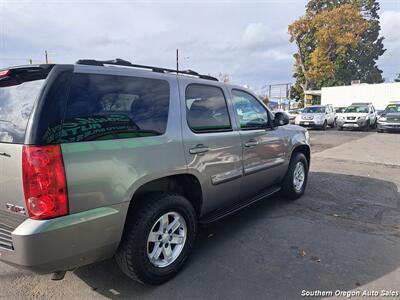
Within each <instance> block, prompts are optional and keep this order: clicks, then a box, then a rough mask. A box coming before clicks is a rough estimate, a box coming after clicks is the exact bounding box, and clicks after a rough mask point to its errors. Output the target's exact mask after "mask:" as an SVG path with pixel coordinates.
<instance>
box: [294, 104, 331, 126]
mask: <svg viewBox="0 0 400 300" xmlns="http://www.w3.org/2000/svg"><path fill="white" fill-rule="evenodd" d="M295 124H296V125H300V126H303V127H311V128H321V129H323V130H326V128H327V127H328V125H329V126H330V127H332V128H334V127H336V112H335V109H334V108H333V107H332V105H330V104H328V105H312V106H307V107H305V108H304V109H303V112H302V113H301V115H298V116H297V117H296V119H295Z"/></svg>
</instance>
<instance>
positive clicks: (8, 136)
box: [0, 65, 52, 249]
mask: <svg viewBox="0 0 400 300" xmlns="http://www.w3.org/2000/svg"><path fill="white" fill-rule="evenodd" d="M51 68H52V65H41V66H26V67H17V68H10V69H6V70H0V247H3V248H9V249H12V243H11V232H12V231H13V230H14V229H15V228H16V227H17V226H18V225H19V224H20V223H21V222H22V221H23V220H24V219H25V218H27V215H26V208H25V200H24V188H23V180H22V149H23V144H24V142H25V133H26V130H27V125H28V121H29V117H30V115H31V113H32V110H33V107H34V104H35V102H36V100H37V99H38V96H39V94H40V91H41V89H42V87H43V85H44V82H45V79H46V77H47V74H48V73H49V72H50V70H51Z"/></svg>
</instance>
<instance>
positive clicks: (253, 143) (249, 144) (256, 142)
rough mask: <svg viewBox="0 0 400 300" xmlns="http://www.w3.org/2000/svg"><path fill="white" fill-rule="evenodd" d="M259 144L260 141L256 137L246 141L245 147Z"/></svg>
mask: <svg viewBox="0 0 400 300" xmlns="http://www.w3.org/2000/svg"><path fill="white" fill-rule="evenodd" d="M257 145H258V141H257V140H255V139H251V140H249V141H247V142H246V143H244V146H245V147H254V146H257Z"/></svg>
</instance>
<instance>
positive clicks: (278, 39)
mask: <svg viewBox="0 0 400 300" xmlns="http://www.w3.org/2000/svg"><path fill="white" fill-rule="evenodd" d="M306 3H307V1H303V0H292V1H279V0H275V1H268V0H264V1H204V0H203V1H200V0H199V1H121V0H117V1H89V0H85V1H82V0H81V1H77V0H70V1H65V0H64V1H38V0H36V1H9V0H0V67H6V66H9V65H16V64H26V63H27V62H28V61H29V59H30V58H31V59H33V61H34V62H35V63H36V62H43V61H44V50H45V49H47V50H48V52H49V58H50V60H51V61H53V62H56V63H71V62H74V61H76V60H77V59H79V58H96V59H112V58H116V57H118V58H123V59H126V60H129V61H131V62H135V63H138V64H148V65H157V66H163V67H171V68H174V66H175V49H176V48H179V50H180V65H181V69H188V68H190V69H193V70H196V71H198V72H202V73H209V74H212V75H218V74H219V73H228V74H230V77H231V81H233V82H235V83H238V84H247V85H249V86H250V87H252V88H254V89H256V90H258V89H260V88H261V87H262V86H265V85H267V84H273V83H282V82H292V81H293V78H292V70H293V56H292V55H293V52H294V50H295V48H294V46H293V45H292V44H290V43H289V41H288V39H289V37H288V34H287V26H288V25H289V24H290V23H292V22H293V21H294V20H296V19H297V18H298V17H300V16H301V15H303V14H304V10H305V4H306ZM380 3H381V11H380V15H381V25H382V31H381V34H382V35H383V36H384V37H385V42H384V44H385V47H386V48H387V51H386V53H385V55H384V56H383V57H382V58H381V59H380V61H379V66H380V67H381V69H382V70H383V72H384V77H385V78H386V79H387V80H389V81H392V80H393V79H394V78H395V77H396V74H397V73H399V72H400V55H399V53H400V0H386V1H383V0H382V1H380Z"/></svg>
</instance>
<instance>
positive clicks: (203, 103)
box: [186, 84, 231, 133]
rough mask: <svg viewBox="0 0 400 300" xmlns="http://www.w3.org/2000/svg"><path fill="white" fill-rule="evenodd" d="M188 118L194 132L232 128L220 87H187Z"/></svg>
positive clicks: (193, 85) (196, 85)
mask: <svg viewBox="0 0 400 300" xmlns="http://www.w3.org/2000/svg"><path fill="white" fill-rule="evenodd" d="M186 118H187V122H188V125H189V127H190V128H191V129H192V130H193V131H194V132H199V133H201V132H219V131H228V130H231V122H230V119H229V113H228V107H227V105H226V100H225V96H224V93H223V92H222V90H221V89H220V88H218V87H214V86H207V85H198V84H191V85H189V86H188V87H187V89H186Z"/></svg>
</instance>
